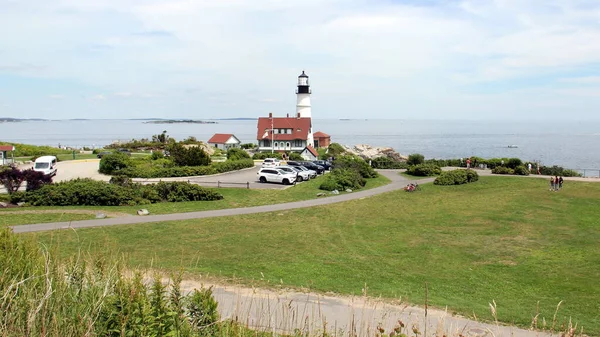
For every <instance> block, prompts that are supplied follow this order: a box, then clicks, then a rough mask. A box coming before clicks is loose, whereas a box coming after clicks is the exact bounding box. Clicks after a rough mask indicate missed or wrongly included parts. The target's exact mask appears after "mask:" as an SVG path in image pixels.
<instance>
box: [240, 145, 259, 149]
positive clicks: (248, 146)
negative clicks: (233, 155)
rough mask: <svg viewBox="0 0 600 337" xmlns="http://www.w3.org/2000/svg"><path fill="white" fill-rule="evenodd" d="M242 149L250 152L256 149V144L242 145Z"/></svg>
mask: <svg viewBox="0 0 600 337" xmlns="http://www.w3.org/2000/svg"><path fill="white" fill-rule="evenodd" d="M240 147H241V148H242V149H245V150H249V149H253V148H255V147H256V144H254V143H244V144H242V145H240Z"/></svg>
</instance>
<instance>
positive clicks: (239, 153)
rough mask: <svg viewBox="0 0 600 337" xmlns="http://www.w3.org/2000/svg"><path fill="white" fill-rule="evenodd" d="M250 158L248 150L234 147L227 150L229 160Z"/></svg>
mask: <svg viewBox="0 0 600 337" xmlns="http://www.w3.org/2000/svg"><path fill="white" fill-rule="evenodd" d="M241 159H250V155H249V154H248V152H246V151H244V150H242V149H236V148H232V149H229V150H227V160H241Z"/></svg>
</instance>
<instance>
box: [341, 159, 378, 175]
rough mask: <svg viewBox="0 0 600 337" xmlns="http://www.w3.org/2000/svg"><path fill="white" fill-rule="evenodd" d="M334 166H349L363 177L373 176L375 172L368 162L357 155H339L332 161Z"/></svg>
mask: <svg viewBox="0 0 600 337" xmlns="http://www.w3.org/2000/svg"><path fill="white" fill-rule="evenodd" d="M333 167H334V168H349V169H353V170H355V171H356V172H358V173H359V174H360V175H361V176H362V177H363V178H375V177H377V172H375V170H374V169H373V168H372V167H371V166H369V163H367V162H366V161H364V159H362V158H360V157H357V156H351V155H348V156H340V157H336V158H335V160H334V161H333Z"/></svg>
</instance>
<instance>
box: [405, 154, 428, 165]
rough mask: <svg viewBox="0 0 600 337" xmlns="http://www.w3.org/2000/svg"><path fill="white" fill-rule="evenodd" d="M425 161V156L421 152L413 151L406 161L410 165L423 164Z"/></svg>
mask: <svg viewBox="0 0 600 337" xmlns="http://www.w3.org/2000/svg"><path fill="white" fill-rule="evenodd" d="M424 162H425V156H423V155H422V154H420V153H413V154H410V155H408V160H407V161H406V163H407V164H408V165H410V166H412V165H419V164H423V163H424Z"/></svg>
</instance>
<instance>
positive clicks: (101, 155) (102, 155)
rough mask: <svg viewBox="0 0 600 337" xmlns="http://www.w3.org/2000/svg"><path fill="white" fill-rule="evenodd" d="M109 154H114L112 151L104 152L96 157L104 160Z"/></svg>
mask: <svg viewBox="0 0 600 337" xmlns="http://www.w3.org/2000/svg"><path fill="white" fill-rule="evenodd" d="M107 154H112V152H110V151H103V152H100V153H98V154H97V155H96V157H98V158H100V159H102V157H104V156H106V155H107Z"/></svg>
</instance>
